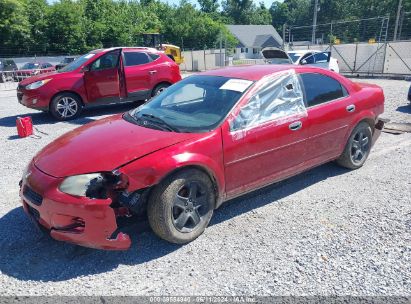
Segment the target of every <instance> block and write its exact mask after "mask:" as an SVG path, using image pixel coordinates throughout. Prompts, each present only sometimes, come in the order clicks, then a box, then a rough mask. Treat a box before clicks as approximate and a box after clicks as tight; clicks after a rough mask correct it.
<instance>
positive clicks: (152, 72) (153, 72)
mask: <svg viewBox="0 0 411 304" xmlns="http://www.w3.org/2000/svg"><path fill="white" fill-rule="evenodd" d="M148 73H149V74H150V75H153V74H155V73H157V71H156V70H152V71H149V72H148Z"/></svg>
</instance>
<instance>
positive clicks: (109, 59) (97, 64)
mask: <svg viewBox="0 0 411 304" xmlns="http://www.w3.org/2000/svg"><path fill="white" fill-rule="evenodd" d="M119 55H120V51H114V52H110V53H107V54H105V55H103V56H101V57H100V58H98V59H97V60H96V61H94V62H93V64H92V65H91V71H101V70H107V69H112V68H115V67H116V66H117V64H118V57H119Z"/></svg>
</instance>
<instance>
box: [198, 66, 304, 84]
mask: <svg viewBox="0 0 411 304" xmlns="http://www.w3.org/2000/svg"><path fill="white" fill-rule="evenodd" d="M301 68H303V67H299V66H297V65H294V64H278V65H277V64H267V65H265V64H260V65H238V66H230V67H227V68H222V69H218V70H210V71H206V72H202V73H201V75H209V76H222V77H230V78H240V79H247V80H252V81H257V80H260V79H261V78H263V77H264V76H267V75H271V74H274V73H277V72H281V71H288V70H299V69H301Z"/></svg>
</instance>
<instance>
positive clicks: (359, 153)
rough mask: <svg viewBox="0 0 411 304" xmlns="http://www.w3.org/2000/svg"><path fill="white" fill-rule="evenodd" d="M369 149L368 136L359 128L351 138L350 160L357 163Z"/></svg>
mask: <svg viewBox="0 0 411 304" xmlns="http://www.w3.org/2000/svg"><path fill="white" fill-rule="evenodd" d="M369 150H370V138H369V137H368V136H367V134H365V132H364V131H363V130H359V131H358V132H357V133H356V134H355V135H354V137H353V139H352V144H351V154H350V155H351V160H352V162H353V163H355V164H359V163H361V162H362V160H363V159H364V158H365V157H366V156H367V154H368V152H369Z"/></svg>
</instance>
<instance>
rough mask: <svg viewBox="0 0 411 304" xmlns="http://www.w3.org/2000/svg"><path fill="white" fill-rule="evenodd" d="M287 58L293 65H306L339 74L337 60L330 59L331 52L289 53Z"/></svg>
mask: <svg viewBox="0 0 411 304" xmlns="http://www.w3.org/2000/svg"><path fill="white" fill-rule="evenodd" d="M288 56H289V57H290V58H291V60H292V61H293V63H294V64H298V65H299V64H301V65H304V64H308V65H313V66H317V67H321V68H324V69H328V70H331V71H334V72H337V73H339V72H340V68H339V66H338V60H337V59H335V58H334V57H331V52H321V51H315V50H301V51H289V52H288Z"/></svg>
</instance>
